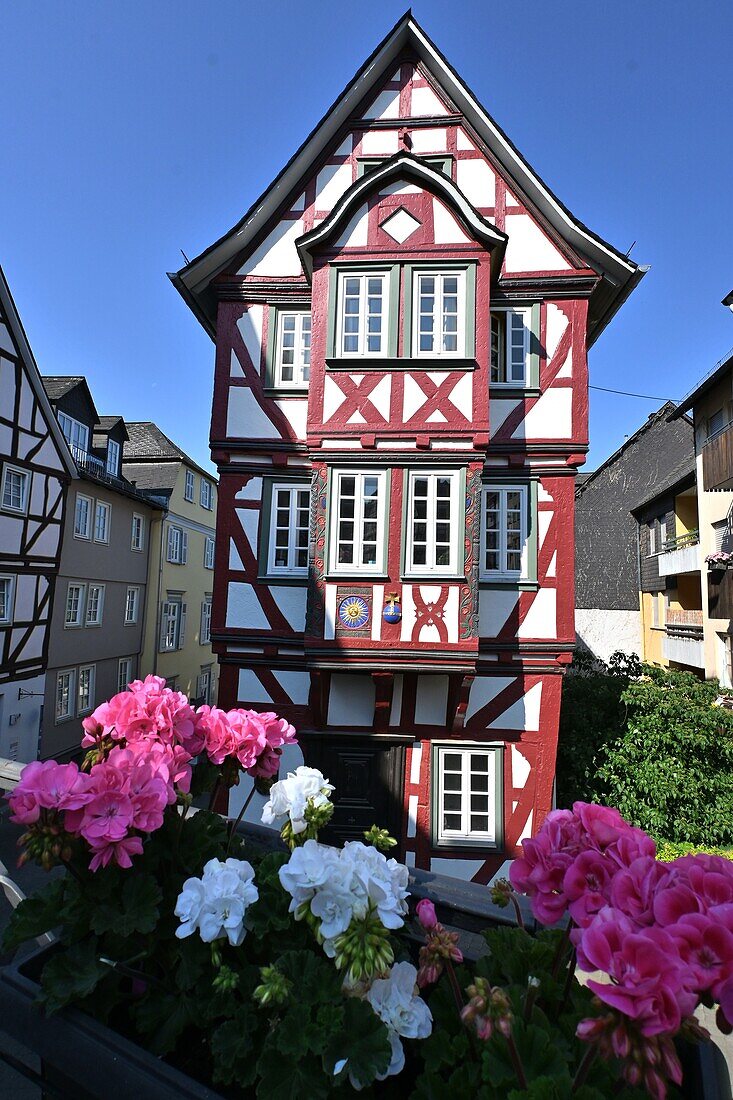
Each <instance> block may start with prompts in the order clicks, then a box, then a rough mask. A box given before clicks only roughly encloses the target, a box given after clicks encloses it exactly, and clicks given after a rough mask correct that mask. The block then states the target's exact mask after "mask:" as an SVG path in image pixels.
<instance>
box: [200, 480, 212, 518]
mask: <svg viewBox="0 0 733 1100" xmlns="http://www.w3.org/2000/svg"><path fill="white" fill-rule="evenodd" d="M213 496H214V494H213V486H212V484H211V482H210V481H208V480H207V478H205V477H202V478H201V489H200V491H199V502H200V504H201V507H202V508H205V509H206V511H207V512H210V511H211V509H212V507H213V504H212V501H213Z"/></svg>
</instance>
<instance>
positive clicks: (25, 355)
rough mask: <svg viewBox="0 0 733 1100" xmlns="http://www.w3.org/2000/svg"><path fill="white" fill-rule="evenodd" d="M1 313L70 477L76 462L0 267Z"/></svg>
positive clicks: (73, 475) (75, 470) (75, 473)
mask: <svg viewBox="0 0 733 1100" xmlns="http://www.w3.org/2000/svg"><path fill="white" fill-rule="evenodd" d="M0 315H1V317H2V319H3V320H4V322H5V324H6V325H7V327H8V329H9V331H10V335H11V337H12V339H13V341H14V343H15V346H16V347H17V349H18V352H19V354H20V357H21V359H22V360H23V364H24V366H25V371H26V376H27V378H28V380H29V382H30V385H31V388H32V389H33V392H34V394H35V396H36V400H37V401H38V404H39V405H40V406H41V409H42V410H43V415H44V417H45V420H46V423H47V424H48V430H49V432H50V434H51V438H52V439H53V442H54V445H55V447H56V450H57V452H58V455H59V457H60V459H61V461H62V462H63V464H64V466H65V467H66V469H67V471H68V472H69V474H70V475H71V477H76V476H77V469H76V463H75V462H74V460H73V458H72V457H71V452H70V451H69V448H68V447H67V445H66V440H65V439H64V436H63V433H62V431H61V428H60V427H59V422H58V420H57V419H56V416H55V415H54V412H53V409H52V408H51V405H50V403H49V399H48V396H47V394H46V391H45V389H44V386H43V380H42V378H41V372H40V371H39V369H38V364H37V363H36V360H35V356H34V355H33V352H32V351H31V346H30V344H29V343H28V337H27V336H26V333H25V329H24V328H23V322H22V321H21V319H20V314H19V313H18V310H17V308H16V305H15V302H14V300H13V295H12V294H11V293H10V287H9V286H8V282H7V279H6V278H5V272H4V271H3V269H2V267H0Z"/></svg>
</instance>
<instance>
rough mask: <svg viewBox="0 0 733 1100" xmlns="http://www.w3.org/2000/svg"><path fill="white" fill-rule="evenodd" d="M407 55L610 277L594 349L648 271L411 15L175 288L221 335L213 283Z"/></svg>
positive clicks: (596, 314)
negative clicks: (479, 95)
mask: <svg viewBox="0 0 733 1100" xmlns="http://www.w3.org/2000/svg"><path fill="white" fill-rule="evenodd" d="M406 50H410V51H411V53H412V54H413V55H415V56H416V57H417V59H418V60H419V61H422V62H423V63H424V64H425V65H426V66H427V67H428V69H429V70H430V72H431V73H432V74H433V76H434V77H435V79H436V80H437V81H438V83H439V85H440V86H441V87H442V88H443V89H444V91H445V92H446V93H447V95H448V96H449V97H450V98H451V100H452V101H453V103H454V104H455V106H456V109H457V110H458V111H459V112H460V113H461V114H463V115H464V117H465V118H466V120H467V122H468V123H469V124H470V125H471V126H472V128H473V130H474V131H475V133H476V135H477V136H478V138H479V140H480V141H483V142H484V144H485V145H486V147H487V149H488V150H489V151H490V152H491V153H492V154H493V155H494V156H495V157H496V159H497V161H498V162H499V164H500V165H501V167H502V170H503V171H504V172H505V173H506V175H507V177H508V178H509V180H510V182H511V183H512V185H513V187H514V189H515V190H519V191H520V192H521V193H523V194H524V195H525V196H526V198H527V200H528V202H529V203H530V204H531V205H533V206H534V207H535V208H536V209H537V211H538V212H539V213H540V214H541V215H542V216H543V217H544V218H545V219H546V220H547V222H548V223H549V225H550V226H552V227H553V228H554V229H555V231H556V232H557V233H558V234H559V235H560V236H561V237H562V238H563V239H564V240H566V241H567V243H568V244H569V245H570V246H571V247H572V248H573V249H574V250H575V251H576V252H578V253H579V254H580V255H581V256H582V257H583V258H584V259H585V260H586V261H587V263H588V266H589V267H591V268H593V269H594V270H596V271H597V272H598V274H599V275H601V276H602V278H601V282H600V284H599V286H598V288H597V290H596V291H595V292H594V294H593V296H592V298H591V302H590V305H589V321H588V325H589V327H588V344H589V345H590V344H592V343H593V342H594V341H595V340H596V339H597V338H598V336H599V335H600V333H601V331H602V330H603V328H604V327H605V326H606V324H608V322H609V321H610V319H611V317H613V315H614V313H615V312H616V311H617V310H618V309H619V307H620V306H621V305H622V304H623V302H624V301H625V300H626V298H627V297H628V296H629V294H630V293H631V291H632V290H633V289H634V287H635V286H636V285H637V284H638V282H639V281H640V280H641V279H642V278H643V276H644V274H645V273H646V270H647V269H646V268H643V267H640V266H639V265H637V264H635V263H634V262H633V261H632V260H630V259H629V258H628V256H625V255H623V254H622V253H620V252H618V251H617V250H616V249H615V248H613V246H612V245H610V244H608V243H607V242H606V241H604V240H603V239H602V238H601V237H599V236H598V235H597V234H595V233H593V232H592V231H591V230H590V229H588V228H587V226H585V225H584V224H583V223H582V222H581V221H579V220H578V219H577V218H576V217H574V216H573V215H572V214H571V213H570V211H569V210H568V209H567V207H566V206H564V205H563V203H562V202H560V200H559V199H558V198H557V196H556V195H554V194H553V192H552V191H551V190H550V188H549V187H548V186H547V184H546V183H545V182H544V181H543V180H542V178H541V177H540V176H538V175H537V173H536V172H535V171H534V170H533V169H532V168H531V167H530V165H529V164H528V162H527V161H526V160H525V159H524V157H523V156H522V155H521V153H520V152H519V150H518V149H517V148H516V146H515V145H514V144H513V143H512V142H511V141H510V139H509V138H508V137H507V135H506V134H505V133H504V131H503V130H502V129H501V127H500V126H499V125H498V124H497V123H496V122H495V120H494V119H493V118H492V117H491V115H489V114H488V112H487V111H486V110H485V109H484V108H483V107H482V106H481V104H480V103H479V102H478V100H477V99H476V97H475V96H474V95H473V93H472V92H471V90H470V89H469V88H468V86H467V85H466V84H465V83H464V82H463V80H461V78H460V77H459V75H458V73H457V72H456V71H455V69H453V67H452V66H451V65H450V63H449V62H448V61H447V60H446V58H445V57H444V56H443V54H442V53H441V52H440V50H439V49H438V48H437V46H436V45H435V43H434V42H432V40H431V39H430V38H429V37H428V35H427V34H426V33H425V31H424V30H423V29H422V27H421V26H420V25H419V24H418V23H417V21H416V20H415V19H414V18H413V17H412V14H411V13H410V12H409V11H408V12H406V13H405V15H403V17H402V18H401V19H400V20H399V22H398V23H397V24H396V25H395V26H394V27H393V29H392V30H391V31H390V32H389V34H388V35H387V36H386V38H384V39H383V41H382V42H381V43H380V44H379V46H377V48H376V50H375V51H374V53H373V54H372V55H371V56H370V57H369V58H368V59H367V60H366V61H365V63H364V64H363V65H362V67H361V68H360V69H359V71H358V72H357V74H356V76H355V77H354V79H353V80H352V81H351V83H350V84H349V85H348V86H347V87H346V89H345V90H344V92H343V93H342V94H341V95H340V96H339V97H338V99H337V100H336V102H335V103H334V104H333V106H332V107H330V108H329V110H328V111H327V112H326V114H325V115H324V117H323V118H322V119H321V121H320V122H319V123H318V124H317V126H316V127H315V128H314V130H313V131H312V132H311V133H310V135H309V136H308V137H307V138H306V140H305V141H304V142H303V144H302V145H301V146H300V148H299V149H298V150H297V152H296V153H295V154H294V155H293V157H291V159H290V160H289V161H288V163H287V164H286V165H285V167H284V168H283V170H282V171H281V172H280V174H279V175H278V176H277V177H276V178H275V180H274V181H273V183H272V184H271V185H270V186H269V187H268V188H267V189H266V190H265V191H264V192H263V193H262V195H260V197H259V198H258V199H257V200H256V202H255V203H254V204H253V205H252V206H251V207H250V209H249V210H248V211H247V213H246V214H245V215H244V217H243V218H242V219H241V221H239V222H238V223H237V224H236V225H235V226H234V227H233V228H232V229H231V230H230V231H229V232H228V233H226V234H224V236H223V237H220V238H219V240H218V241H216V242H215V243H214V244H212V245H211V246H210V247H209V248H207V249H206V250H205V251H204V252H202V253H201V254H200V255H199V256H197V257H196V259H194V260H192V261H191V262H190V263H188V264H187V265H186V266H185V267H183V268H181V269H180V271H178V272H176V273H173V274H170V276H169V277H170V279H171V280H172V282H173V284H174V285H175V286H176V287H177V288H178V290H179V292H180V293H181V295H182V296H183V298H184V299H185V301H186V302H187V303H188V305H189V306H190V307H191V309H192V310H193V312H194V314H195V315H196V316H197V317H198V319H199V321H200V322H201V324H202V325H203V326H204V328H205V329H206V331H207V332H208V333H209V335H210V336H211V337H212V339H214V338H215V335H216V306H217V302H216V296H215V294H214V293H213V291H212V289H211V285H210V284H211V282H212V280H213V279H214V278H215V277H216V276H217V275H218V274H220V273H221V272H222V271H223V270H224V269H225V268H227V267H228V266H229V265H230V264H231V263H232V261H233V260H234V259H235V258H236V257H238V256H240V255H242V254H243V253H246V252H247V250H248V249H250V248H251V247H253V244H254V242H255V239H256V238H257V237H258V235H259V234H261V233H262V232H263V231H264V229H265V227H266V226H267V224H268V223H269V221H270V220H271V219H272V218H273V217H274V216H275V215H276V214H277V213H278V211H281V210H285V209H287V204H288V202H289V201H292V200H293V199H294V198H295V197H296V196H297V194H298V193H299V191H300V190H302V187H303V184H304V180H305V179H306V178H307V176H308V174H309V173H310V172H312V170H313V166H314V164H315V163H316V162H317V161H318V159H319V157H321V156H322V154H323V153H324V152H325V150H326V149H327V148H328V147H329V146H330V145H331V144H332V143H333V142H335V141H336V139H338V138H339V136H340V135H341V134H342V133H343V132H345V131H346V130H347V129H348V125H349V123H350V122H353V119H354V118H358V117H360V111H359V108H360V107H362V105H363V103H364V102H365V100H366V97H367V96H368V95H369V93H370V91H373V90H374V88H375V86H376V85H378V84H379V83H380V82H383V81H384V80H385V78H387V77H388V75H390V73H391V67H392V66H393V65H394V63H395V61H396V60H397V58H398V57H399V56H400V55H401V54H403V53H404V52H405V51H406ZM396 125H398V122H396Z"/></svg>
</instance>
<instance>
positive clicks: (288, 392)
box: [264, 301, 311, 397]
mask: <svg viewBox="0 0 733 1100" xmlns="http://www.w3.org/2000/svg"><path fill="white" fill-rule="evenodd" d="M310 311H311V306H310V302H303V301H300V302H293V303H292V304H290V303H284V302H278V303H277V305H275V304H273V303H270V305H269V306H268V319H267V320H268V323H267V345H266V347H265V387H264V388H265V394H266V395H267V396H268V397H307V396H308V389H309V387H308V386H281V385H278V384H277V382H276V378H277V372H276V363H275V357H276V355H277V331H278V326H279V324H280V314H282V313H310Z"/></svg>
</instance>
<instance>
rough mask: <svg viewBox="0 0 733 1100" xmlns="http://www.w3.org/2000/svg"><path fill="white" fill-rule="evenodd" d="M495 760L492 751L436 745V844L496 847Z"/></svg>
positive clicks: (494, 750)
mask: <svg viewBox="0 0 733 1100" xmlns="http://www.w3.org/2000/svg"><path fill="white" fill-rule="evenodd" d="M497 756H498V750H497V749H495V748H482V747H479V746H476V747H473V746H471V747H469V746H458V745H455V746H454V745H438V746H436V749H435V763H436V765H437V767H436V771H437V776H436V780H437V800H436V803H437V804H436V813H437V822H436V825H437V828H436V833H437V837H436V839H437V840H438V843H440V842H441V841H442V842H444V843H450V842H453V843H457V844H471V843H476V844H479V843H480V844H483V845H486V844H489V845H493V844H498V843H499V842H500V834H499V830H497V822H500V816H499V810H500V807H499V806H497Z"/></svg>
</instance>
